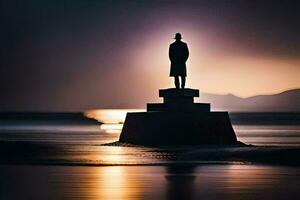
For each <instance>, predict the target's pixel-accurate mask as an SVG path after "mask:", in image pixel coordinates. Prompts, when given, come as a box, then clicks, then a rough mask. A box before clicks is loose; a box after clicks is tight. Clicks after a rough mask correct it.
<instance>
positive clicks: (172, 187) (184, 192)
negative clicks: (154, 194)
mask: <svg viewBox="0 0 300 200" xmlns="http://www.w3.org/2000/svg"><path fill="white" fill-rule="evenodd" d="M195 168H196V166H169V167H166V172H167V175H166V176H165V177H166V180H167V188H166V190H167V191H166V192H167V198H166V199H168V200H177V199H178V200H179V199H185V200H190V199H195V189H196V185H195V179H196V177H197V176H196V175H195Z"/></svg>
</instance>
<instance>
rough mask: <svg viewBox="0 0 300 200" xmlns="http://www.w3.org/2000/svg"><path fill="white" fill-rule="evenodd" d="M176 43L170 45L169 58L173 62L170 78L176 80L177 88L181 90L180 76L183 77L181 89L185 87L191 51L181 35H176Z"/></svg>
mask: <svg viewBox="0 0 300 200" xmlns="http://www.w3.org/2000/svg"><path fill="white" fill-rule="evenodd" d="M174 39H175V40H176V41H175V42H173V43H172V44H170V47H169V58H170V61H171V70H170V76H173V77H174V78H175V86H176V88H177V89H179V85H180V83H179V76H180V77H181V88H184V87H185V77H186V64H185V62H186V61H187V59H188V57H189V49H188V46H187V44H186V43H184V42H182V41H181V34H180V33H176V35H175V38H174Z"/></svg>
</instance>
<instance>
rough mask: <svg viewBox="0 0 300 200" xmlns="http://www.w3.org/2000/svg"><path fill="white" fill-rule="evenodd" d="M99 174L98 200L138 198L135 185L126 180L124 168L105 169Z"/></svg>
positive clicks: (137, 188)
mask: <svg viewBox="0 0 300 200" xmlns="http://www.w3.org/2000/svg"><path fill="white" fill-rule="evenodd" d="M99 172H100V173H99V179H100V181H98V183H99V187H98V189H99V190H98V192H99V193H98V194H99V199H134V198H133V197H138V196H139V193H140V191H139V187H138V185H136V184H137V183H136V182H134V181H129V180H128V177H126V176H127V173H126V170H125V169H124V167H118V166H115V167H105V168H103V169H101V170H99ZM102 179H104V180H102Z"/></svg>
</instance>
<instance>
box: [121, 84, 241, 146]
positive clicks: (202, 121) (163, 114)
mask: <svg viewBox="0 0 300 200" xmlns="http://www.w3.org/2000/svg"><path fill="white" fill-rule="evenodd" d="M159 96H160V97H163V103H148V104H147V112H138V113H127V116H126V119H125V122H124V127H123V129H122V133H121V135H120V139H119V141H120V142H125V143H131V144H139V145H150V146H157V145H173V146H174V145H209V144H213V145H232V144H236V143H237V139H236V135H235V133H234V130H233V128H232V126H231V122H230V119H229V116H228V113H227V112H211V111H210V104H203V103H194V97H199V90H194V89H175V88H170V89H164V90H159Z"/></svg>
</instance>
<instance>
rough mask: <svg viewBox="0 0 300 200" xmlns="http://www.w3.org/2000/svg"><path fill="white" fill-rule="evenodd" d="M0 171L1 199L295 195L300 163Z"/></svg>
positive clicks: (298, 195) (124, 199) (297, 195)
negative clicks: (296, 166) (288, 165)
mask: <svg viewBox="0 0 300 200" xmlns="http://www.w3.org/2000/svg"><path fill="white" fill-rule="evenodd" d="M32 174H34V176H32ZM0 176H1V182H0V197H1V199H44V200H48V199H58V200H59V199H81V200H101V199H104V200H106V199H112V200H114V199H122V200H131V199H149V200H150V199H151V200H152V199H157V200H159V199H169V200H170V199H172V200H173V199H175V200H176V199H188V200H189V199H190V200H191V199H233V200H234V199H249V200H250V199H251V200H252V199H299V198H300V191H299V185H300V169H299V168H293V167H275V166H258V165H198V166H197V167H196V166H179V167H178V166H142V167H140V166H108V167H80V166H77V167H75V166H73V167H70V166H0Z"/></svg>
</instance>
